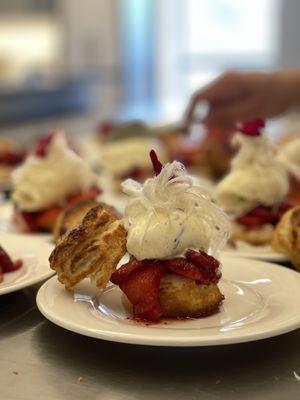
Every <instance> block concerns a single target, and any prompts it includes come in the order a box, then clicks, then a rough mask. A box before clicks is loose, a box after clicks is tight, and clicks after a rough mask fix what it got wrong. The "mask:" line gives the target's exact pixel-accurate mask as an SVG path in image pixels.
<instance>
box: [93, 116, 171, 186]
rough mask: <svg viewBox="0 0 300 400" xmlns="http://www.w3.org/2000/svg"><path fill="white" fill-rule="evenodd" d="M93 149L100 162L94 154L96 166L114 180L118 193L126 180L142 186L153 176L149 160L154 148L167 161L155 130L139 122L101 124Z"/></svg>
mask: <svg viewBox="0 0 300 400" xmlns="http://www.w3.org/2000/svg"><path fill="white" fill-rule="evenodd" d="M93 145H94V146H95V148H96V151H97V159H96V154H95V153H94V156H93V159H94V163H97V166H98V169H99V170H100V173H101V174H107V175H108V177H109V179H111V180H113V182H114V189H115V190H116V191H117V192H120V190H121V189H120V184H121V182H122V181H123V180H124V179H126V178H133V179H136V180H137V181H140V182H141V181H143V180H145V179H146V178H147V177H149V176H151V173H152V167H151V163H150V161H149V157H148V154H149V151H150V150H151V148H155V149H156V150H157V151H158V153H159V154H160V156H161V157H162V158H163V159H165V156H164V151H163V147H162V146H161V144H160V143H159V141H158V140H157V139H156V138H155V137H154V136H153V132H152V130H151V129H150V128H149V127H148V126H147V125H146V124H144V123H142V122H139V121H133V122H128V123H122V124H120V123H119V124H116V123H110V122H108V121H106V122H103V123H101V124H100V126H99V130H98V133H97V135H96V137H94V140H93ZM94 151H95V149H94Z"/></svg>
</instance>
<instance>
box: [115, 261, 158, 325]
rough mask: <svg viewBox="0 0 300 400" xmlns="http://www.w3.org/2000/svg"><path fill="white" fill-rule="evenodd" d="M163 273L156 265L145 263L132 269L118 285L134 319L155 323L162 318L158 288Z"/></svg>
mask: <svg viewBox="0 0 300 400" xmlns="http://www.w3.org/2000/svg"><path fill="white" fill-rule="evenodd" d="M163 271H164V268H162V267H160V266H159V265H157V263H155V264H151V263H147V264H146V265H143V266H141V267H139V268H136V269H134V271H132V272H131V273H130V274H129V276H128V277H127V278H126V279H125V280H124V281H123V282H122V283H121V284H120V289H121V290H122V291H123V292H124V293H125V294H126V296H127V297H128V299H129V301H130V302H131V303H132V305H133V314H134V316H135V317H136V318H140V319H145V320H149V321H157V320H159V318H161V317H162V315H163V310H162V307H161V304H160V302H159V287H160V280H161V277H162V274H163Z"/></svg>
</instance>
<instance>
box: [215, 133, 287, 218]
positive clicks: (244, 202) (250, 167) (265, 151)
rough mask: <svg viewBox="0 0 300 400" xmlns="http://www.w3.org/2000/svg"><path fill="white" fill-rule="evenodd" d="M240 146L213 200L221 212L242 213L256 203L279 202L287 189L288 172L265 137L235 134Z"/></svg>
mask: <svg viewBox="0 0 300 400" xmlns="http://www.w3.org/2000/svg"><path fill="white" fill-rule="evenodd" d="M233 140H234V144H238V145H240V149H239V152H238V154H237V155H236V156H235V158H234V159H233V161H232V167H231V171H230V173H229V174H228V175H227V176H226V177H225V178H224V179H223V180H222V181H221V182H220V183H219V185H218V186H217V189H216V199H217V201H218V202H219V204H221V205H222V206H223V208H224V209H225V211H227V212H229V213H232V214H234V215H237V216H238V215H241V214H244V213H246V212H248V211H250V210H251V209H253V208H254V207H256V206H257V205H265V206H273V205H275V204H277V203H280V202H282V201H283V200H284V199H285V197H286V195H287V193H288V190H289V178H288V173H287V171H286V169H285V168H284V166H283V165H282V163H281V162H279V161H278V160H277V158H276V156H275V154H274V152H273V149H272V147H271V145H270V143H269V141H268V139H267V138H265V137H263V136H256V137H250V136H245V135H241V134H237V135H235V137H234V139H233Z"/></svg>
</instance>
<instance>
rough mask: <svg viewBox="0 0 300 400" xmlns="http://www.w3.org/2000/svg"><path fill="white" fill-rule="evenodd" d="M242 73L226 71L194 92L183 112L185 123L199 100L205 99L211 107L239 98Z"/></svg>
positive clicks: (242, 88) (188, 122) (188, 121)
mask: <svg viewBox="0 0 300 400" xmlns="http://www.w3.org/2000/svg"><path fill="white" fill-rule="evenodd" d="M242 75H243V74H241V73H239V72H234V71H232V72H231V71H229V72H226V73H224V74H223V75H221V76H220V77H219V78H217V79H215V80H214V81H213V82H212V83H210V84H209V85H207V86H205V87H204V88H202V89H201V90H199V91H198V92H196V93H195V94H194V95H193V96H192V98H191V101H190V103H189V105H188V107H187V110H186V113H185V121H186V125H189V124H190V123H191V122H192V120H193V115H194V113H195V109H196V107H197V105H198V104H199V103H200V102H201V101H207V102H209V104H210V106H211V107H213V106H214V105H215V104H220V103H226V102H227V101H231V100H233V99H235V98H240V97H241V96H242V95H243V92H244V86H243V79H242Z"/></svg>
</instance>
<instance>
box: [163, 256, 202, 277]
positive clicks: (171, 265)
mask: <svg viewBox="0 0 300 400" xmlns="http://www.w3.org/2000/svg"><path fill="white" fill-rule="evenodd" d="M163 264H164V266H165V267H166V268H167V269H169V270H170V271H172V272H174V273H175V274H177V275H181V276H185V277H186V278H190V279H192V280H194V281H199V282H202V281H203V280H205V276H204V274H203V272H202V271H200V269H199V268H197V267H196V265H194V264H192V263H191V262H189V261H188V260H187V259H186V258H183V257H177V258H173V259H171V260H166V261H164V263H163Z"/></svg>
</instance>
